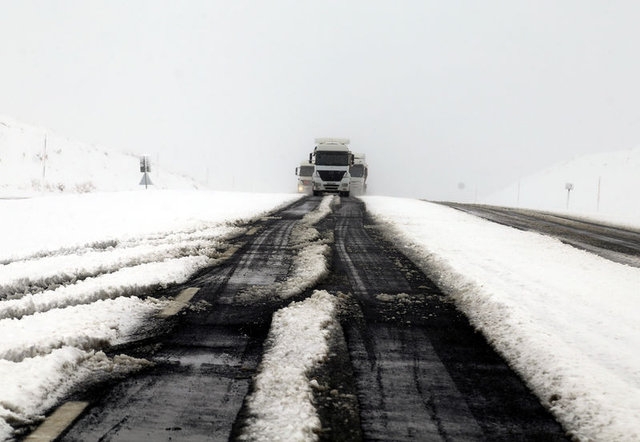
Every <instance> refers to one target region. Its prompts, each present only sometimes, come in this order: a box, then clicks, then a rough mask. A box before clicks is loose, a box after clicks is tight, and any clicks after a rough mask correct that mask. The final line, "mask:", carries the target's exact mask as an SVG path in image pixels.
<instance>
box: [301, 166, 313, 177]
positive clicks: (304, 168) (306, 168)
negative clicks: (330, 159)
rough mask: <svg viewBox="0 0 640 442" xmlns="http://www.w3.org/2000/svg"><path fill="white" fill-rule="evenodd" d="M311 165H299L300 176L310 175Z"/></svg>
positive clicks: (311, 173) (311, 172)
mask: <svg viewBox="0 0 640 442" xmlns="http://www.w3.org/2000/svg"><path fill="white" fill-rule="evenodd" d="M313 169H314V167H313V166H300V176H311V175H313Z"/></svg>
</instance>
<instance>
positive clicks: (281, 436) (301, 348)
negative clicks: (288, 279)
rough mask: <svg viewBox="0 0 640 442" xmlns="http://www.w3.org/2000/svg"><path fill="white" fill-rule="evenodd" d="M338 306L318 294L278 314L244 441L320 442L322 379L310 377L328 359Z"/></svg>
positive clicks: (333, 299) (327, 296)
mask: <svg viewBox="0 0 640 442" xmlns="http://www.w3.org/2000/svg"><path fill="white" fill-rule="evenodd" d="M337 303H338V300H337V298H336V297H335V296H333V295H330V294H329V293H328V292H326V291H316V292H314V294H313V295H312V296H311V297H309V298H307V299H306V300H304V301H302V302H293V303H291V304H290V305H289V306H288V307H285V308H283V309H281V310H279V311H277V312H276V313H275V314H274V315H273V320H272V323H271V329H270V331H269V336H268V338H267V345H266V346H267V350H266V351H265V353H264V355H263V358H262V362H261V364H260V367H259V372H258V374H257V375H256V377H255V380H254V388H255V391H254V393H252V394H251V395H250V396H249V397H248V398H247V407H248V410H249V415H250V416H249V418H248V422H247V425H246V427H245V428H244V430H243V433H242V434H241V435H240V437H239V439H240V440H247V441H285V440H304V441H315V440H318V432H319V431H320V429H321V425H320V419H319V417H318V415H317V412H316V409H315V406H314V405H313V390H312V389H313V387H314V383H315V385H317V381H315V380H314V379H310V378H309V373H310V372H311V371H312V370H313V369H314V367H315V366H316V365H317V364H319V363H321V362H322V361H324V360H325V359H326V358H327V354H328V351H329V343H328V340H329V336H330V335H331V333H333V332H334V331H335V330H336V329H337V328H339V327H340V324H339V323H338V321H337V319H336V315H337V313H336V310H337Z"/></svg>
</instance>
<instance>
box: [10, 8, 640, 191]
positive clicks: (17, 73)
mask: <svg viewBox="0 0 640 442" xmlns="http://www.w3.org/2000/svg"><path fill="white" fill-rule="evenodd" d="M0 6H2V13H1V14H0V57H1V59H0V60H1V64H0V114H4V115H7V116H11V117H14V118H16V119H18V120H21V121H24V122H26V123H30V124H34V125H38V126H45V127H48V128H50V129H52V130H54V131H56V132H57V133H59V134H63V135H68V136H70V137H72V138H74V139H77V140H80V141H86V142H91V143H96V144H99V145H102V146H104V147H108V148H114V149H119V150H124V151H129V152H133V153H138V154H142V153H146V154H150V155H151V157H152V159H153V160H154V161H159V162H160V163H162V164H163V165H165V166H167V167H169V168H171V169H173V170H176V171H179V172H183V173H188V174H190V175H192V176H194V177H195V178H197V179H199V180H202V181H205V180H208V184H209V185H210V186H211V187H213V188H216V189H221V190H229V189H235V190H249V191H269V192H272V191H282V192H289V191H294V189H295V176H294V169H295V167H296V165H297V164H298V163H299V162H300V161H301V160H303V159H305V158H307V157H308V153H309V152H310V151H311V150H312V149H313V139H314V138H315V137H320V136H336V137H349V138H350V139H351V141H352V149H353V150H354V151H357V152H364V153H366V155H367V159H368V163H369V167H370V176H369V183H370V190H371V192H372V193H376V194H382V195H394V196H410V197H420V198H428V199H436V200H438V199H453V200H467V201H468V200H473V199H474V198H475V195H476V194H477V195H479V196H482V195H485V194H488V193H490V192H493V191H496V190H498V189H500V188H502V187H506V186H507V185H508V184H510V183H512V182H514V181H517V180H518V179H519V178H521V177H523V176H526V175H528V174H531V173H534V172H537V171H539V170H540V169H542V168H545V167H548V166H550V165H552V164H555V163H557V162H560V161H566V160H569V159H571V158H572V157H574V156H578V155H581V154H584V153H590V152H599V151H611V150H621V149H629V148H634V147H637V146H639V145H640V107H639V103H640V86H639V82H640V61H639V58H638V57H639V56H638V51H637V47H636V46H637V42H638V41H640V27H638V25H637V24H638V22H639V21H640V20H639V19H640V3H637V2H635V1H604V0H603V1H589V0H581V1H580V0H566V1H561V2H558V1H507V0H505V1H483V2H475V1H448V0H447V1H440V0H438V1H426V0H416V1H372V0H369V1H283V0H278V1H235V0H234V1H211V0H203V1H195V0H190V1H184V2H179V1H159V0H151V1H140V0H138V1H135V0H134V1H120V0H116V1H109V0H105V1H66V0H65V1H62V0H51V1H47V0H41V1H33V0H21V1H10V0H0ZM0 160H1V152H0ZM132 167H137V164H132ZM0 179H1V178H0Z"/></svg>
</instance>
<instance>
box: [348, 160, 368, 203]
mask: <svg viewBox="0 0 640 442" xmlns="http://www.w3.org/2000/svg"><path fill="white" fill-rule="evenodd" d="M349 174H350V175H351V192H352V193H354V194H359V195H362V194H364V193H366V191H367V176H368V175H369V166H368V165H367V160H366V157H365V154H363V153H354V154H353V165H352V166H351V167H350V168H349Z"/></svg>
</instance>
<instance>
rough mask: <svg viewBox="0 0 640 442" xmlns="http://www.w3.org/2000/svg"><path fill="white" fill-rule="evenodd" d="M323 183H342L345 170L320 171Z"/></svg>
mask: <svg viewBox="0 0 640 442" xmlns="http://www.w3.org/2000/svg"><path fill="white" fill-rule="evenodd" d="M318 173H319V174H320V178H322V181H341V180H342V177H343V176H344V170H319V171H318Z"/></svg>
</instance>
